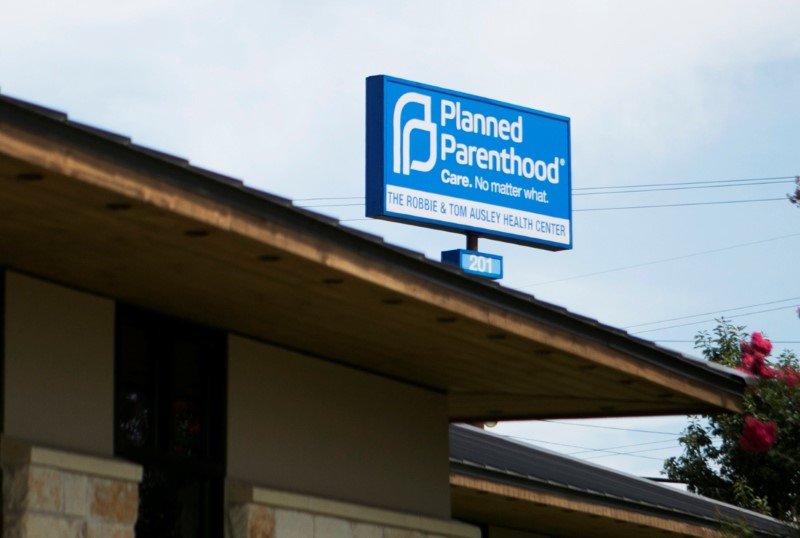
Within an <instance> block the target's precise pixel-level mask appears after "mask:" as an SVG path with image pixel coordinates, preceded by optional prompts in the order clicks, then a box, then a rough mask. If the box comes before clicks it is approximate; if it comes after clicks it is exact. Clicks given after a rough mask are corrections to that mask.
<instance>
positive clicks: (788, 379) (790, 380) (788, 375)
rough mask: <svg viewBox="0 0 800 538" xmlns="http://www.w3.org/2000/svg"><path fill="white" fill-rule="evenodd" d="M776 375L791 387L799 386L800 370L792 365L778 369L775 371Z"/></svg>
mask: <svg viewBox="0 0 800 538" xmlns="http://www.w3.org/2000/svg"><path fill="white" fill-rule="evenodd" d="M775 377H777V378H778V379H780V380H781V381H783V382H784V383H786V386H787V387H789V388H790V389H793V388H795V387H797V385H798V383H800V372H798V371H797V370H795V369H794V368H791V367H786V368H783V369H781V370H778V371H777V372H776V373H775Z"/></svg>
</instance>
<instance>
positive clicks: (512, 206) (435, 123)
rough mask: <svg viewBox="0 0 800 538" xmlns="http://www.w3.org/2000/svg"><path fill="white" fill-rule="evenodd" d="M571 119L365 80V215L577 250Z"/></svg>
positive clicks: (406, 83)
mask: <svg viewBox="0 0 800 538" xmlns="http://www.w3.org/2000/svg"><path fill="white" fill-rule="evenodd" d="M571 183H572V182H571V172H570V127H569V118H565V117H563V116H557V115H554V114H548V113H545V112H539V111H537V110H532V109H529V108H522V107H518V106H514V105H509V104H506V103H501V102H498V101H493V100H491V99H485V98H482V97H476V96H474V95H467V94H463V93H459V92H455V91H451V90H444V89H441V88H436V87H433V86H427V85H424V84H419V83H416V82H409V81H407V80H401V79H397V78H393V77H388V76H384V75H380V76H374V77H369V78H368V79H367V185H366V187H367V216H368V217H377V218H383V219H389V220H396V221H401V222H409V223H411V224H418V225H421V226H428V227H432V228H439V229H444V230H448V231H460V232H467V233H475V234H478V235H480V236H485V237H491V238H493V239H499V240H502V241H509V242H512V243H520V244H531V245H534V246H538V247H540V248H546V249H549V250H563V249H569V248H572V197H571Z"/></svg>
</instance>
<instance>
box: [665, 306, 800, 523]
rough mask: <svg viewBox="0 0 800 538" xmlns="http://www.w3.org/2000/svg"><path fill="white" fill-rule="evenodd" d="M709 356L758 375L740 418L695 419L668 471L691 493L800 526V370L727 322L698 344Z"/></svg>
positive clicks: (698, 339) (791, 360)
mask: <svg viewBox="0 0 800 538" xmlns="http://www.w3.org/2000/svg"><path fill="white" fill-rule="evenodd" d="M695 343H696V347H698V348H701V349H702V350H703V356H704V357H705V358H706V359H707V360H709V361H711V362H715V363H718V364H722V365H725V366H729V367H733V368H738V369H739V370H742V371H744V372H746V373H748V374H750V375H752V376H753V379H754V380H755V384H754V387H753V388H752V390H750V391H748V393H747V394H746V395H745V397H744V401H743V411H742V413H740V414H725V415H715V416H702V417H693V418H692V421H691V423H690V424H689V426H688V427H687V428H686V430H684V432H683V434H682V435H681V437H680V439H679V440H680V443H681V445H683V455H681V456H678V457H673V458H670V459H668V460H667V461H666V462H665V463H664V472H665V473H666V474H667V476H668V477H669V478H670V479H671V480H676V481H680V482H685V483H686V484H687V485H688V489H689V491H691V492H694V493H698V494H700V495H704V496H706V497H711V498H714V499H718V500H720V501H724V502H727V503H730V504H735V505H738V506H741V507H742V508H747V509H750V510H755V511H757V512H761V513H764V514H768V515H771V516H773V517H775V518H778V519H781V520H784V521H787V522H790V523H793V524H796V523H797V522H798V516H800V365H798V361H797V358H796V357H795V356H794V355H793V354H792V353H789V352H783V353H782V354H781V355H780V356H779V357H777V358H771V357H770V356H771V352H772V344H771V343H770V341H769V340H767V339H766V338H764V337H763V335H762V334H761V333H753V334H752V335H751V336H750V337H749V339H748V338H747V337H746V335H745V332H744V327H736V326H733V325H731V324H730V322H728V321H726V320H724V319H723V320H720V321H719V325H718V326H717V327H716V328H715V329H714V330H713V331H712V334H708V333H707V332H703V333H700V334H699V335H698V336H697V337H696V342H695Z"/></svg>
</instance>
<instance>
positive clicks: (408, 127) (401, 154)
mask: <svg viewBox="0 0 800 538" xmlns="http://www.w3.org/2000/svg"><path fill="white" fill-rule="evenodd" d="M409 103H416V104H420V105H422V110H423V111H424V114H423V117H422V119H410V120H408V121H406V123H405V124H404V125H403V128H402V132H401V129H400V126H401V123H402V121H401V118H402V116H403V109H404V108H405V107H406V105H408V104H409ZM392 125H393V126H394V137H393V138H394V143H393V147H394V152H393V162H394V173H395V174H400V173H402V174H404V175H406V176H407V175H409V174H410V173H411V170H417V171H419V172H430V171H431V170H433V167H434V165H435V164H436V124H435V123H433V122H432V121H431V98H430V96H429V95H422V94H420V93H415V92H408V93H406V94H404V95H403V96H402V97H401V98H400V99H398V100H397V103H396V104H395V105H394V114H393V116H392ZM415 130H416V131H425V132H427V133H428V135H429V137H430V138H429V140H430V142H429V144H430V146H429V148H430V149H429V151H428V160H426V161H417V160H412V159H411V156H410V154H411V133H412V132H413V131H415Z"/></svg>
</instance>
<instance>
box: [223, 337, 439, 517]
mask: <svg viewBox="0 0 800 538" xmlns="http://www.w3.org/2000/svg"><path fill="white" fill-rule="evenodd" d="M228 399H229V404H228V454H227V457H228V476H229V477H230V478H233V479H239V480H242V481H245V482H248V483H251V484H256V485H263V486H267V487H271V488H276V489H283V490H287V491H295V492H303V493H307V494H310V495H319V496H322V497H328V498H333V499H340V500H344V501H349V502H355V503H362V504H366V505H370V506H378V507H383V508H390V509H394V510H398V511H404V512H412V513H417V514H424V515H429V516H433V517H441V518H449V517H450V492H449V487H448V440H447V414H446V404H445V398H444V396H443V395H441V394H437V393H434V392H430V391H426V390H423V389H420V388H416V387H412V386H409V385H405V384H402V383H398V382H395V381H391V380H388V379H385V378H382V377H378V376H375V375H371V374H367V373H364V372H360V371H357V370H353V369H350V368H346V367H343V366H339V365H336V364H333V363H329V362H325V361H321V360H317V359H312V358H309V357H306V356H303V355H299V354H296V353H292V352H289V351H285V350H282V349H279V348H275V347H272V346H269V345H266V344H262V343H259V342H254V341H252V340H247V339H244V338H241V337H237V336H231V337H230V338H229V378H228Z"/></svg>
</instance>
